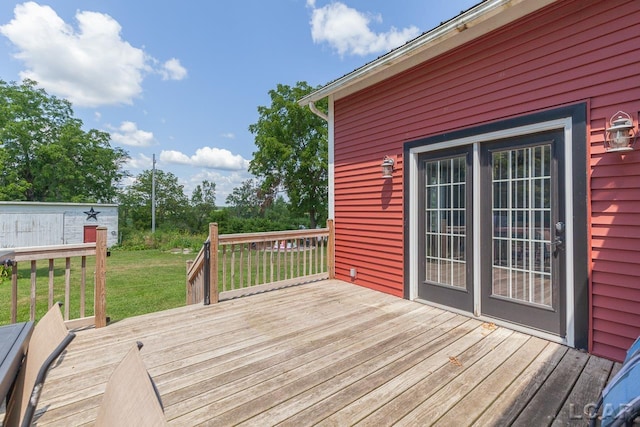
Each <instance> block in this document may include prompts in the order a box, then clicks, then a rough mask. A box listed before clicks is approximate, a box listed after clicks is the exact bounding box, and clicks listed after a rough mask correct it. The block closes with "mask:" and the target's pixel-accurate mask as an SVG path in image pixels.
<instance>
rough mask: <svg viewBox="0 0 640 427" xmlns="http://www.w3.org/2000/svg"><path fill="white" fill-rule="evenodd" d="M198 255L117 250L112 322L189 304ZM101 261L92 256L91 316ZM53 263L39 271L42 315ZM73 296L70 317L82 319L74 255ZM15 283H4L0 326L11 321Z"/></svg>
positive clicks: (59, 282)
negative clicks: (190, 269)
mask: <svg viewBox="0 0 640 427" xmlns="http://www.w3.org/2000/svg"><path fill="white" fill-rule="evenodd" d="M195 255H196V254H193V253H192V254H183V253H177V254H174V253H170V252H163V251H159V250H143V251H112V252H111V256H110V257H109V258H107V315H108V316H109V317H110V318H111V321H112V322H114V321H118V320H121V319H124V318H127V317H131V316H136V315H139V314H144V313H150V312H154V311H161V310H166V309H168V308H173V307H179V306H183V305H184V304H185V269H186V267H185V266H186V261H187V260H189V259H193V258H195ZM64 265H65V263H64V260H56V264H55V272H54V274H55V277H54V300H55V301H64V280H65V269H64ZM94 265H95V259H94V258H93V257H87V301H86V313H85V314H86V315H87V316H90V315H93V271H94ZM30 274H31V271H30V266H29V263H21V264H20V265H19V268H18V307H19V309H18V321H24V320H28V319H29V295H30V289H31V281H30ZM48 280H49V272H48V263H47V262H46V261H41V262H39V263H38V270H37V286H36V289H37V291H36V294H37V298H36V301H37V305H36V312H37V315H36V317H37V318H40V317H41V316H42V315H43V314H44V313H45V312H46V310H47V305H48V302H47V301H48V293H49V290H48ZM71 287H72V296H71V301H70V304H69V310H70V311H71V314H70V318H77V317H79V314H78V313H79V310H80V309H79V306H80V304H79V294H80V290H79V289H80V259H79V258H72V259H71ZM10 301H11V281H10V280H6V279H5V280H4V281H3V282H2V283H0V325H1V324H7V323H9V321H10V318H11V316H10Z"/></svg>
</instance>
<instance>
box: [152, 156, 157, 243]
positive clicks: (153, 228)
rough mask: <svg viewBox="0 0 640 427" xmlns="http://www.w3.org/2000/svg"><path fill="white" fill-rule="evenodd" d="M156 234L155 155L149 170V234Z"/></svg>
mask: <svg viewBox="0 0 640 427" xmlns="http://www.w3.org/2000/svg"><path fill="white" fill-rule="evenodd" d="M155 232H156V155H155V154H154V155H153V169H152V170H151V233H155Z"/></svg>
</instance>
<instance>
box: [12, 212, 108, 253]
mask: <svg viewBox="0 0 640 427" xmlns="http://www.w3.org/2000/svg"><path fill="white" fill-rule="evenodd" d="M98 226H104V227H107V246H109V247H110V246H112V245H114V244H116V243H117V242H118V205H115V204H97V203H93V204H92V203H87V204H85V203H42V202H0V248H21V247H28V246H49V245H65V244H74V243H88V242H95V240H96V228H97V227H98Z"/></svg>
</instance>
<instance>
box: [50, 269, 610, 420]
mask: <svg viewBox="0 0 640 427" xmlns="http://www.w3.org/2000/svg"><path fill="white" fill-rule="evenodd" d="M137 340H139V341H142V342H143V343H144V347H143V349H142V351H141V354H142V357H143V359H144V362H145V364H146V366H147V368H148V370H149V372H150V374H151V376H152V377H153V379H154V380H155V381H156V383H157V386H158V389H159V391H160V394H161V396H162V400H163V403H164V406H165V414H166V416H167V418H168V420H169V423H170V424H172V425H181V426H190V425H196V424H201V423H204V424H205V425H220V426H224V425H236V424H246V425H259V426H265V425H274V424H277V423H283V424H284V425H291V426H301V425H312V424H322V425H339V426H342V425H351V424H361V425H375V426H380V425H391V424H394V425H412V426H415V425H420V426H422V425H431V424H436V425H443V426H451V425H456V426H458V425H480V426H486V425H510V424H520V425H551V424H559V425H566V424H575V425H585V424H586V423H587V419H586V416H585V415H584V413H583V411H584V409H585V407H586V408H588V406H589V405H590V404H591V403H592V402H595V401H596V400H597V397H598V395H599V393H600V391H601V389H602V387H603V386H604V384H605V383H606V381H607V379H608V378H609V376H610V375H611V374H612V370H615V369H616V368H617V365H615V364H614V363H613V362H611V361H608V360H605V359H601V358H598V357H595V356H590V355H588V354H585V353H583V352H580V351H577V350H574V349H570V348H567V347H565V346H562V345H560V344H556V343H552V342H549V341H545V340H543V339H540V338H535V337H531V336H528V335H525V334H522V333H519V332H515V331H512V330H509V329H506V328H504V327H496V326H495V325H493V324H488V323H482V322H480V321H477V320H475V319H471V318H468V317H464V316H461V315H458V314H454V313H451V312H447V311H444V310H441V309H438V308H433V307H429V306H426V305H423V304H420V303H416V302H411V301H407V300H403V299H399V298H395V297H392V296H389V295H385V294H382V293H379V292H376V291H372V290H369V289H365V288H362V287H359V286H355V285H351V284H348V283H345V282H340V281H335V280H326V281H321V282H315V283H310V284H306V285H301V286H295V287H288V288H284V289H280V290H277V291H274V292H266V293H261V294H256V295H253V296H250V297H246V298H239V299H234V300H230V301H225V302H222V303H219V304H216V305H211V306H202V305H195V306H188V307H181V308H177V309H173V310H168V311H163V312H159V313H154V314H149V315H144V316H139V317H135V318H130V319H126V320H123V321H120V322H118V323H116V324H113V325H110V326H108V327H106V328H102V329H94V330H87V331H81V332H79V333H78V336H77V338H76V339H75V341H74V342H72V343H71V345H70V346H69V348H68V351H67V353H66V354H65V356H64V359H63V360H62V362H61V363H59V365H58V366H56V367H55V368H54V369H53V370H52V371H51V372H50V374H49V377H48V379H47V382H46V384H45V387H44V390H43V394H42V397H41V399H40V404H39V407H38V413H37V417H38V418H39V420H38V422H37V425H39V426H45V425H65V426H68V425H81V424H91V423H92V422H93V420H94V419H95V416H96V411H97V407H98V405H99V403H100V400H101V397H102V393H103V391H104V387H105V384H106V381H107V379H108V378H109V375H110V374H111V372H112V370H113V369H114V367H115V365H116V364H117V363H118V362H119V361H120V360H121V359H122V357H123V356H124V354H125V352H126V351H127V349H129V347H130V346H131V344H132V343H133V342H135V341H137Z"/></svg>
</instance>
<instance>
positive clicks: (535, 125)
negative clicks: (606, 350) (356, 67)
mask: <svg viewBox="0 0 640 427" xmlns="http://www.w3.org/2000/svg"><path fill="white" fill-rule="evenodd" d="M586 111H587V108H586V103H581V104H576V105H572V106H568V107H561V108H556V109H553V110H548V111H542V112H538V113H533V114H528V115H526V116H521V117H516V118H511V119H505V120H501V121H498V122H495V123H489V124H485V125H481V126H477V127H472V128H468V129H461V130H456V131H452V132H447V133H441V134H438V135H435V136H431V137H427V138H423V139H419V140H415V141H409V142H406V143H405V144H404V152H403V156H404V158H403V162H404V165H405V169H404V188H403V191H404V212H405V226H404V235H405V239H404V251H405V254H404V270H405V274H404V277H405V283H404V297H405V298H407V299H410V300H416V299H417V297H418V293H417V288H418V277H419V274H418V273H419V271H418V266H419V265H420V262H419V260H418V253H419V250H418V249H419V243H420V238H419V236H418V233H417V230H418V217H419V214H418V210H419V202H418V201H419V197H418V192H419V191H421V189H420V188H419V185H418V182H419V179H418V178H419V177H418V170H419V163H418V162H419V159H418V158H419V155H420V154H423V153H427V152H430V151H436V150H443V149H452V148H458V147H462V146H471V147H472V151H473V165H474V167H473V206H474V207H475V206H481V194H480V190H481V179H480V173H481V168H480V167H479V165H480V148H481V144H482V143H485V142H490V141H494V140H497V139H504V138H511V137H518V136H523V135H530V134H535V133H540V132H546V131H550V130H562V131H563V132H564V140H565V145H564V147H565V149H564V164H563V165H562V166H561V167H564V172H565V177H566V180H565V181H566V182H565V191H566V192H565V200H564V203H565V209H566V211H565V213H566V217H565V224H566V235H565V236H566V249H565V250H566V253H565V255H566V259H567V265H566V269H565V283H566V304H565V307H564V309H565V315H566V331H565V334H564V335H565V336H564V338H562V337H561V336H557V335H554V334H551V333H547V332H543V331H539V330H536V329H532V328H527V327H523V326H520V325H516V324H511V323H509V322H505V321H500V320H496V319H493V318H490V317H485V316H483V314H482V307H481V297H480V296H481V289H480V287H481V286H480V284H481V269H480V268H474V273H473V286H474V295H475V300H474V310H473V315H474V316H476V317H477V318H479V319H481V320H490V321H492V322H494V323H496V324H503V325H505V326H508V327H510V328H512V329H515V330H520V331H523V332H526V333H528V334H531V335H536V336H540V337H542V338H545V339H548V340H551V341H556V342H561V343H563V344H566V345H568V346H571V347H577V348H587V345H588V334H589V298H588V280H589V271H588V265H589V264H588V262H587V260H588V258H587V256H588V249H587V247H588V246H587V244H588V237H587V230H588V227H587V200H586V199H587V137H586ZM480 212H481V210H480V209H476V208H474V209H473V219H472V221H473V233H474V234H473V236H472V237H473V245H474V248H473V259H472V262H473V265H474V266H479V265H481V260H480V248H479V247H478V246H479V245H480V242H481V239H480V238H479V237H480V236H479V233H480V229H481V228H480V227H481V221H480ZM572 285H573V286H572ZM427 303H429V302H427ZM429 304H431V305H436V306H438V304H433V303H429ZM443 308H445V309H447V310H450V311H458V310H456V309H454V308H450V307H443ZM460 312H461V313H462V314H465V315H468V313H467V312H462V311H460Z"/></svg>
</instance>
